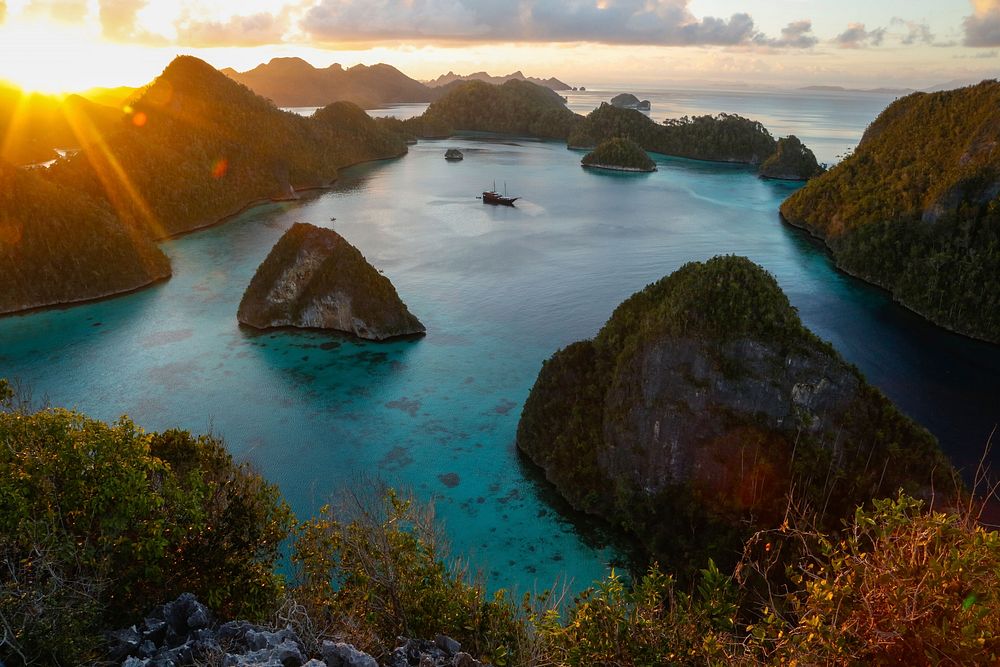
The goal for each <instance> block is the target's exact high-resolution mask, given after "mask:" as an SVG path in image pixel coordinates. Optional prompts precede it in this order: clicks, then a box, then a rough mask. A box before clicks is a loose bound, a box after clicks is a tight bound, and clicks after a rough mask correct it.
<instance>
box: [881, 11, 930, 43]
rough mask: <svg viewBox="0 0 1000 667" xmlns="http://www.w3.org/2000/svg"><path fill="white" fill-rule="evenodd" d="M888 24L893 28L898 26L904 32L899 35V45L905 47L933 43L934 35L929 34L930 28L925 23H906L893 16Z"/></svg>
mask: <svg viewBox="0 0 1000 667" xmlns="http://www.w3.org/2000/svg"><path fill="white" fill-rule="evenodd" d="M890 24H891V25H893V26H899V27H901V28H903V29H905V30H906V32H905V33H903V34H901V35H899V41H900V43H901V44H903V45H905V46H912V45H914V44H933V43H934V33H932V32H931V27H930V26H929V25H927V24H926V23H918V22H917V21H907V20H905V19H902V18H900V17H898V16H895V17H893V19H892V21H890Z"/></svg>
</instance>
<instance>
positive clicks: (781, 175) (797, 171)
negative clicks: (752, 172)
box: [757, 134, 826, 181]
mask: <svg viewBox="0 0 1000 667" xmlns="http://www.w3.org/2000/svg"><path fill="white" fill-rule="evenodd" d="M824 171H826V169H825V168H824V167H823V166H821V165H820V164H819V163H818V162H817V161H816V156H815V155H814V154H813V152H812V151H811V150H809V148H808V147H807V146H806V145H805V144H803V143H802V141H801V140H800V139H799V138H798V137H796V136H795V135H794V134H791V135H789V136H787V137H782V138H781V139H778V146H777V149H776V150H775V151H774V154H773V155H772V156H771V157H769V158H767V159H766V160H764V163H763V164H761V165H760V170H759V171H758V172H757V173H758V174H759V175H760V177H761V178H774V179H779V180H786V181H801V180H807V179H810V178H814V177H816V176H819V175H820V174H822V173H823V172H824Z"/></svg>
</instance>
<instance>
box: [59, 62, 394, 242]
mask: <svg viewBox="0 0 1000 667" xmlns="http://www.w3.org/2000/svg"><path fill="white" fill-rule="evenodd" d="M132 107H133V111H132V114H131V116H130V120H131V122H130V123H128V124H127V125H126V128H125V129H124V130H123V131H121V132H119V133H118V134H116V135H114V136H112V137H109V138H108V139H107V141H106V146H104V147H102V148H101V149H93V150H85V151H83V152H82V153H81V154H79V155H77V156H75V157H74V158H72V159H70V160H66V161H62V162H60V163H59V164H57V165H55V166H54V167H53V168H52V169H51V170H50V171H51V172H52V173H51V176H52V178H53V179H55V180H57V181H59V182H61V183H63V184H66V185H70V186H72V187H75V188H77V189H80V190H83V191H85V192H87V193H89V194H91V195H92V196H94V197H106V198H107V199H108V200H109V201H110V202H111V204H112V206H113V207H114V209H115V211H116V212H117V213H118V214H119V216H120V217H122V219H123V220H124V221H125V222H126V223H128V224H129V225H131V226H133V227H134V228H136V229H139V230H141V231H142V232H143V233H144V234H146V235H147V236H149V237H151V238H161V237H164V236H169V235H172V234H176V233H179V232H185V231H190V230H191V229H196V228H198V227H201V226H204V225H208V224H211V223H214V222H216V221H218V220H219V219H221V218H223V217H225V216H226V215H229V214H232V213H235V212H237V211H239V210H240V209H241V208H243V207H244V206H246V205H247V204H248V203H250V202H253V201H255V200H260V199H262V198H267V197H272V196H285V195H288V194H289V192H290V188H291V187H306V186H317V185H325V184H328V183H329V182H330V181H332V180H333V179H334V178H335V177H336V175H337V169H338V168H339V167H343V166H345V165H348V164H354V163H356V162H361V161H365V160H371V159H375V158H384V157H392V156H396V155H401V154H402V153H404V152H405V151H406V146H405V145H404V143H403V141H402V140H401V139H400V138H399V137H397V136H395V135H393V134H390V133H387V132H385V131H383V130H382V129H381V128H380V127H379V126H378V125H376V124H375V122H374V121H372V120H371V119H367V120H366V119H365V117H364V116H363V112H361V111H360V110H358V109H357V108H356V107H354V106H353V105H351V104H350V103H347V102H342V103H338V104H336V105H333V106H332V108H330V109H323V110H321V111H320V112H317V114H316V115H315V116H314V117H313V118H303V117H301V116H298V115H296V114H293V113H289V112H285V111H280V110H279V109H277V108H275V107H274V105H273V104H271V103H270V102H269V101H267V100H265V99H264V98H262V97H259V96H257V95H254V94H253V93H252V92H251V91H250V90H248V89H247V88H245V87H243V86H241V85H240V84H237V83H235V82H233V81H231V80H229V79H228V78H226V77H225V76H224V75H223V74H221V73H219V72H218V71H216V70H215V69H214V68H212V67H211V66H209V65H208V64H206V63H204V62H202V61H200V60H198V59H197V58H193V57H190V56H181V57H178V58H176V59H175V60H174V61H173V62H172V63H171V64H170V65H169V66H168V67H167V68H166V70H164V72H163V74H162V75H161V76H160V77H159V78H158V79H157V80H156V81H154V82H153V84H152V85H150V86H149V87H148V88H147V89H146V90H145V91H144V92H143V93H142V94H141V95H140V96H138V98H137V99H136V101H135V102H134V104H133V105H132ZM352 109H354V110H355V111H352ZM338 122H345V125H346V126H345V127H344V128H339V127H336V123H338Z"/></svg>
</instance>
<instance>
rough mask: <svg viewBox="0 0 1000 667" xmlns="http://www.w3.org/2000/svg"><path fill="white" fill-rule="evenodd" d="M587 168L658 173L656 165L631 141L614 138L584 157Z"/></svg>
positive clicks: (582, 161) (583, 162)
mask: <svg viewBox="0 0 1000 667" xmlns="http://www.w3.org/2000/svg"><path fill="white" fill-rule="evenodd" d="M581 164H583V166H585V167H604V168H611V169H628V170H635V171H656V163H655V162H653V160H652V159H651V158H650V157H649V155H647V154H646V151H644V150H642V148H641V147H640V146H639V144H637V143H635V142H634V141H632V140H631V139H624V138H621V137H614V138H611V139H608V140H607V141H604V142H602V143H601V145H600V146H598V147H597V148H595V149H594V150H592V151H591V152H589V153H587V154H586V155H585V156H583V160H581Z"/></svg>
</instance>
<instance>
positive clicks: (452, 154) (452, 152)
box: [444, 148, 465, 162]
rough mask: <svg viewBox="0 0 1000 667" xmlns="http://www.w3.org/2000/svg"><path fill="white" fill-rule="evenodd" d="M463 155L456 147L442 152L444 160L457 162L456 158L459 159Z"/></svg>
mask: <svg viewBox="0 0 1000 667" xmlns="http://www.w3.org/2000/svg"><path fill="white" fill-rule="evenodd" d="M464 157H465V156H464V155H462V151H460V150H458V149H457V148H449V149H448V150H446V151H445V152H444V159H445V160H449V161H454V162H457V161H458V160H461V159H463V158H464Z"/></svg>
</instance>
